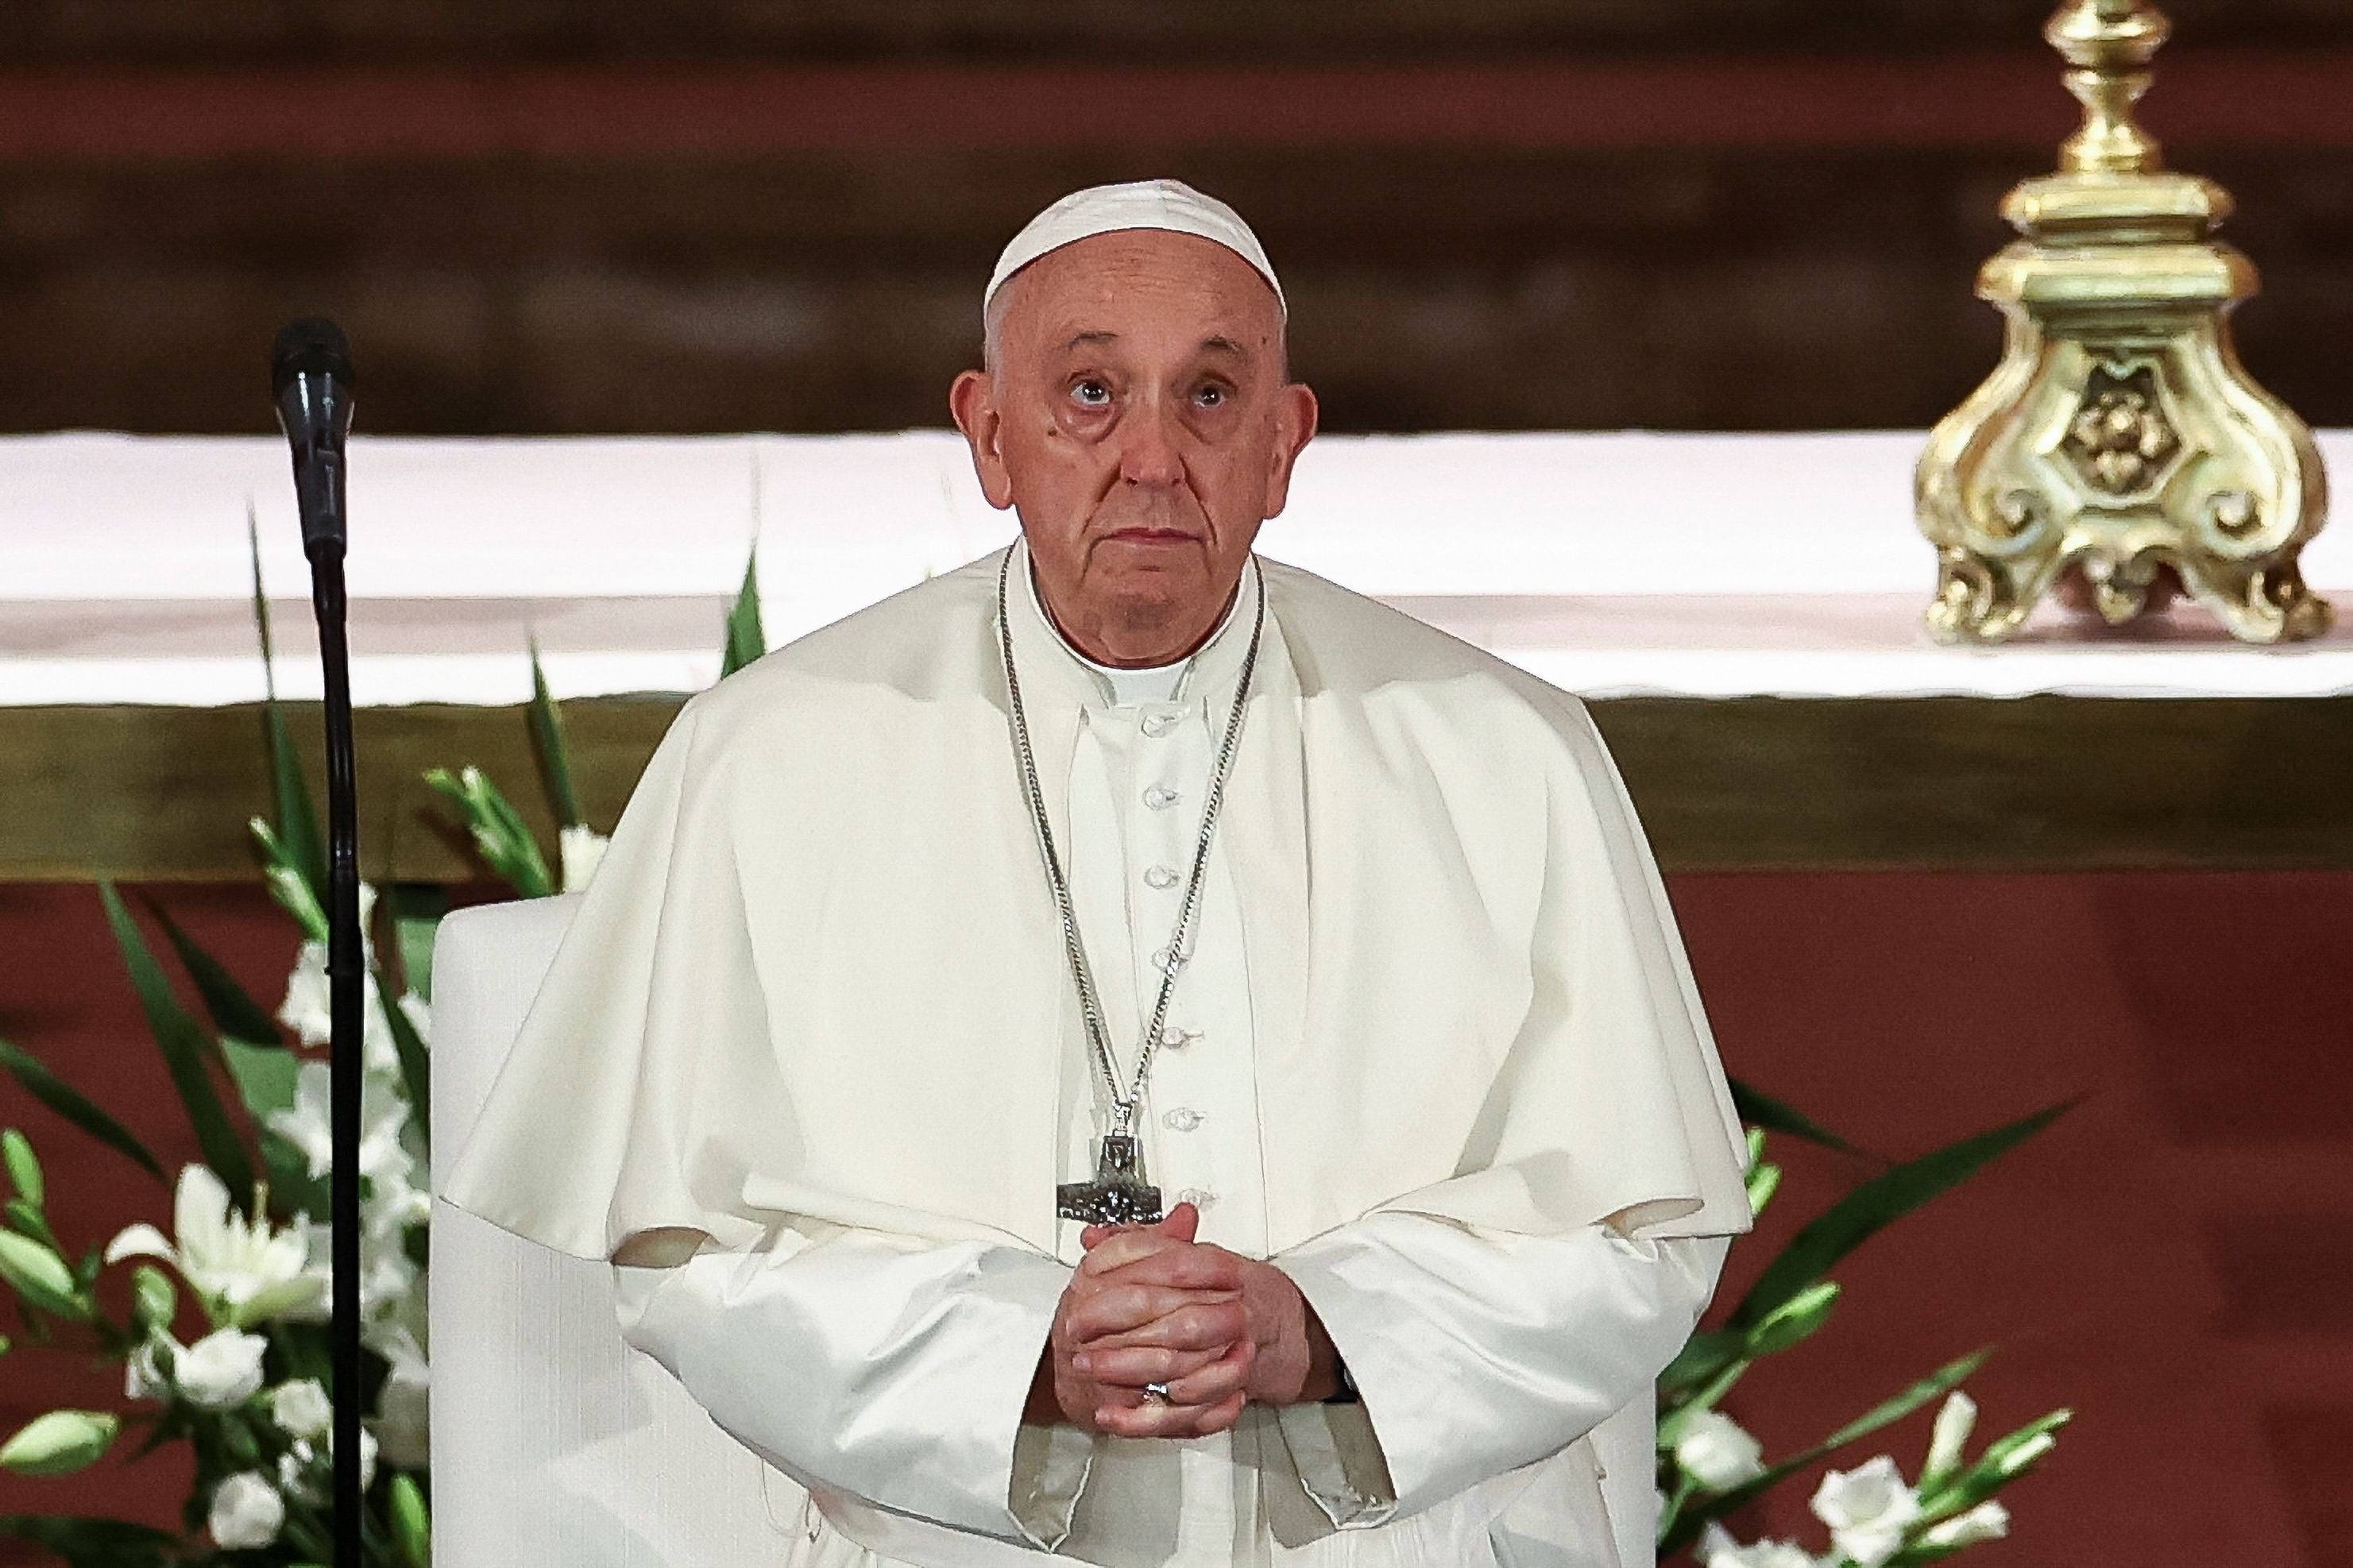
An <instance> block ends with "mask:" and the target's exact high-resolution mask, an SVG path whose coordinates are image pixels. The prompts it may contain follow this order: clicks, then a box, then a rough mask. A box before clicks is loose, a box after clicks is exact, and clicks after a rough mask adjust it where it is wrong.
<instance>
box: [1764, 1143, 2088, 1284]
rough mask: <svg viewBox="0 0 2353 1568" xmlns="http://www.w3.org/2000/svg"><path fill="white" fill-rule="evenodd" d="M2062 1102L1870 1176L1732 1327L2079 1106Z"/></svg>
mask: <svg viewBox="0 0 2353 1568" xmlns="http://www.w3.org/2000/svg"><path fill="white" fill-rule="evenodd" d="M2074 1103H2075V1102H2074V1101H2073V1100H2063V1101H2062V1102H2060V1103H2059V1104H2057V1105H2053V1106H2049V1107H2046V1108H2045V1109H2043V1110H2038V1111H2036V1112H2035V1113H2034V1114H2033V1115H2031V1116H2027V1117H2021V1119H2019V1120H2018V1121H2013V1122H2010V1123H2009V1124H2008V1125H2006V1126H2002V1127H1997V1128H1995V1129H1993V1130H1992V1131H1989V1132H1980V1133H1978V1135H1977V1136H1976V1137H1974V1138H1965V1139H1963V1140H1962V1141H1961V1142H1958V1143H1955V1144H1952V1145H1951V1146H1949V1147H1947V1148H1944V1149H1939V1150H1937V1151H1936V1152H1935V1153H1932V1154H1925V1155H1923V1156H1921V1157H1920V1158H1919V1159H1917V1160H1913V1161H1909V1162H1906V1163H1904V1164H1901V1165H1898V1166H1896V1167H1894V1169H1893V1170H1890V1171H1886V1172H1883V1173H1881V1174H1879V1175H1877V1176H1874V1177H1873V1178H1872V1179H1871V1180H1870V1181H1868V1182H1865V1183H1864V1184H1862V1185H1861V1186H1859V1187H1857V1188H1855V1190H1854V1191H1852V1192H1851V1193H1849V1194H1847V1195H1846V1196H1845V1197H1843V1198H1841V1199H1840V1200H1839V1202H1838V1203H1836V1204H1835V1205H1832V1206H1831V1208H1830V1209H1829V1210H1828V1211H1827V1212H1826V1213H1824V1214H1823V1215H1821V1216H1820V1218H1819V1219H1816V1220H1815V1221H1814V1222H1813V1223H1812V1224H1810V1225H1809V1226H1806V1227H1805V1229H1803V1230H1801V1231H1799V1233H1798V1235H1797V1237H1796V1238H1795V1239H1793V1240H1792V1241H1791V1242H1790V1243H1789V1245H1788V1247H1785V1248H1783V1249H1782V1252H1781V1255H1780V1256H1779V1257H1778V1258H1775V1259H1773V1261H1772V1262H1771V1263H1770V1264H1768V1265H1767V1266H1766V1269H1765V1272H1764V1273H1763V1275H1761V1276H1760V1277H1758V1279H1757V1283H1756V1284H1755V1285H1754V1286H1752V1287H1750V1289H1749V1291H1748V1294H1747V1295H1746V1297H1744V1298H1743V1299H1742V1300H1741V1303H1740V1305H1739V1306H1738V1307H1737V1308H1736V1309H1735V1310H1733V1314H1732V1319H1731V1324H1730V1326H1731V1327H1733V1328H1736V1329H1745V1328H1747V1327H1749V1326H1750V1325H1752V1324H1754V1323H1756V1322H1757V1321H1759V1320H1760V1319H1762V1318H1763V1317H1764V1316H1765V1315H1766V1314H1767V1313H1768V1312H1770V1311H1771V1310H1773V1309H1774V1308H1776V1307H1778V1306H1779V1305H1780V1304H1781V1303H1782V1302H1784V1301H1787V1300H1789V1299H1790V1298H1791V1297H1792V1296H1795V1295H1796V1294H1797V1293H1798V1292H1799V1291H1800V1290H1802V1289H1805V1288H1806V1287H1807V1286H1809V1285H1810V1284H1812V1283H1813V1282H1814V1281H1815V1280H1817V1279H1820V1278H1821V1277H1822V1276H1823V1275H1825V1274H1827V1273H1829V1272H1830V1270H1831V1268H1832V1267H1833V1266H1835V1265H1836V1264H1837V1263H1838V1261H1839V1259H1841V1258H1844V1257H1845V1256H1846V1255H1847V1254H1848V1253H1850V1252H1852V1251H1853V1250H1854V1249H1855V1248H1856V1247H1860V1246H1862V1244H1863V1243H1864V1242H1865V1241H1867V1240H1869V1239H1870V1238H1871V1237H1873V1236H1874V1235H1876V1234H1877V1233H1878V1232H1879V1231H1880V1230H1881V1229H1883V1228H1884V1227H1885V1226H1888V1225H1891V1224H1893V1223H1894V1221H1896V1220H1898V1219H1901V1218H1903V1217H1904V1216H1905V1215H1907V1214H1910V1213H1911V1212H1912V1211H1913V1210H1914V1209H1916V1208H1918V1207H1920V1206H1921V1205H1923V1204H1926V1203H1927V1202H1928V1201H1929V1200H1931V1199H1933V1198H1936V1197H1939V1196H1941V1195H1943V1194H1945V1193H1947V1192H1949V1191H1951V1190H1952V1189H1953V1188H1955V1187H1957V1186H1958V1185H1960V1184H1962V1183H1963V1182H1966V1181H1968V1179H1969V1178H1970V1177H1971V1176H1973V1175H1975V1174H1976V1173H1978V1170H1979V1169H1981V1168H1982V1167H1983V1166H1985V1165H1986V1164H1987V1163H1989V1162H1991V1161H1993V1160H1994V1159H1996V1158H1998V1157H2000V1155H2002V1154H2006V1153H2008V1152H2010V1150H2012V1149H2014V1148H2016V1147H2018V1145H2019V1144H2021V1143H2023V1142H2026V1140H2027V1139H2029V1138H2031V1137H2032V1136H2034V1134H2036V1133H2037V1132H2040V1131H2042V1130H2043V1129H2044V1128H2045V1127H2048V1126H2050V1125H2051V1123H2052V1122H2053V1121H2057V1120H2058V1119H2059V1118H2060V1117H2061V1116H2063V1115H2064V1114H2066V1112H2067V1111H2068V1110H2070V1109H2071V1108H2073V1105H2074Z"/></svg>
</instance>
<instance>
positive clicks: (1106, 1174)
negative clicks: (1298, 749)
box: [997, 550, 1266, 1225]
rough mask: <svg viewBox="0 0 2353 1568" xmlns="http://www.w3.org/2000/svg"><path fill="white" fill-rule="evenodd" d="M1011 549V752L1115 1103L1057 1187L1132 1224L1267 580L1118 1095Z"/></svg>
mask: <svg viewBox="0 0 2353 1568" xmlns="http://www.w3.org/2000/svg"><path fill="white" fill-rule="evenodd" d="M1014 553H1015V552H1013V551H1011V550H1008V551H1007V552H1005V560H1004V562H1003V563H1002V564H1000V565H999V566H998V568H997V648H998V652H999V653H1000V654H1002V655H1003V657H1004V659H1005V690H1006V695H1007V696H1008V697H1009V698H1010V699H1011V700H1012V718H1013V750H1014V752H1015V754H1016V755H1017V756H1018V758H1019V759H1020V762H1021V784H1022V788H1023V792H1024V793H1025V794H1026V795H1027V796H1028V797H1029V821H1030V824H1031V826H1034V827H1035V828H1036V829H1037V833H1038V853H1039V858H1041V859H1042V860H1044V862H1045V865H1046V882H1047V885H1048V886H1049V887H1050V888H1052V889H1053V891H1054V904H1055V907H1056V909H1057V910H1060V914H1061V919H1062V947H1063V951H1064V953H1065V954H1066V956H1067V957H1068V958H1069V960H1070V967H1071V984H1073V985H1075V986H1076V987H1077V989H1078V993H1079V1012H1080V1016H1082V1018H1083V1019H1084V1020H1085V1023H1086V1031H1087V1043H1088V1045H1089V1046H1090V1047H1092V1051H1093V1056H1094V1061H1095V1068H1096V1069H1097V1071H1098V1072H1099V1073H1100V1074H1101V1076H1102V1079H1103V1090H1104V1093H1105V1094H1106V1095H1107V1096H1108V1097H1109V1099H1110V1100H1111V1111H1112V1125H1111V1131H1109V1132H1108V1133H1106V1134H1104V1136H1103V1138H1102V1140H1101V1141H1100V1142H1098V1143H1097V1144H1096V1146H1095V1179H1094V1180H1093V1181H1092V1182H1066V1183H1063V1184H1061V1185H1060V1186H1059V1187H1058V1188H1057V1189H1056V1200H1057V1201H1056V1212H1058V1213H1059V1214H1060V1215H1061V1216H1062V1217H1063V1218H1065V1219H1076V1220H1084V1221H1086V1222H1087V1223H1088V1224H1091V1225H1134V1224H1138V1223H1149V1222H1151V1221H1154V1220H1157V1219H1158V1218H1159V1217H1160V1190H1159V1189H1158V1188H1157V1187H1155V1186H1152V1185H1150V1184H1148V1183H1147V1182H1146V1181H1145V1173H1144V1153H1143V1149H1142V1146H1141V1144H1140V1143H1139V1142H1137V1140H1136V1137H1135V1112H1136V1108H1137V1106H1138V1105H1139V1104H1141V1103H1142V1101H1143V1099H1144V1091H1145V1085H1146V1084H1147V1083H1149V1082H1150V1080H1151V1077H1152V1059H1153V1057H1154V1056H1155V1054H1156V1053H1157V1052H1158V1050H1159V1048H1160V1038H1161V1032H1162V1031H1163V1030H1164V1029H1166V1027H1167V1024H1168V1001H1169V998H1170V997H1171V996H1173V995H1174V994H1176V975H1177V972H1178V971H1180V970H1181V969H1183V968H1184V967H1185V963H1186V960H1187V958H1188V957H1190V956H1191V952H1190V948H1189V946H1188V942H1189V939H1190V937H1191V935H1192V928H1193V919H1194V916H1195V914H1196V913H1197V912H1198V910H1199V908H1200V901H1201V883H1202V879H1203V878H1204V875H1205V874H1206V873H1207V871H1208V865H1209V844H1210V841H1211V840H1212V839H1213V838H1214V837H1216V835H1217V830H1218V813H1219V808H1220V807H1222V806H1223V805H1225V799H1226V775H1227V773H1228V772H1229V770H1230V769H1231V768H1232V766H1233V761H1234V751H1235V747H1236V744H1237V742H1239V741H1240V738H1241V731H1242V712H1243V710H1244V709H1245V708H1246V707H1247V705H1248V703H1249V700H1250V678H1251V677H1252V675H1254V674H1255V673H1256V672H1257V669H1258V649H1259V641H1260V639H1261V637H1263V636H1264V634H1265V631H1266V576H1265V574H1264V573H1263V572H1260V571H1259V567H1258V562H1257V559H1256V558H1255V557H1253V558H1252V559H1251V562H1250V569H1251V570H1252V571H1253V572H1258V574H1259V575H1258V584H1257V586H1258V605H1257V613H1256V615H1255V616H1253V618H1252V621H1251V625H1250V647H1249V649H1248V651H1246V652H1245V653H1244V654H1243V655H1242V669H1241V677H1240V679H1239V680H1238V681H1237V682H1236V683H1235V687H1234V706H1233V710H1232V711H1231V712H1230V713H1229V714H1228V715H1227V716H1226V732H1225V738H1224V739H1223V740H1222V741H1221V742H1219V747H1218V757H1217V763H1216V765H1215V766H1214V767H1213V768H1212V769H1211V771H1210V774H1209V794H1208V799H1207V800H1206V801H1204V802H1203V803H1202V806H1201V832H1200V837H1198V839H1197V840H1196V842H1195V844H1194V847H1193V874H1192V876H1191V877H1190V878H1189V879H1187V881H1186V884H1185V901H1184V903H1183V904H1182V905H1181V906H1180V907H1179V909H1178V910H1177V914H1176V931H1175V933H1174V934H1173V935H1171V936H1170V938H1169V939H1168V946H1167V948H1166V950H1165V951H1166V957H1165V958H1164V959H1163V960H1162V962H1161V964H1160V994H1159V998H1158V999H1157V1000H1156V1001H1155V1003H1154V1004H1153V1008H1152V1022H1151V1024H1150V1025H1149V1026H1147V1027H1146V1028H1145V1034H1144V1039H1143V1041H1142V1043H1141V1044H1140V1045H1139V1046H1138V1047H1137V1049H1136V1060H1135V1077H1134V1080H1133V1081H1132V1082H1131V1083H1130V1084H1129V1085H1128V1086H1127V1092H1126V1093H1125V1094H1124V1095H1123V1094H1122V1093H1121V1092H1120V1087H1121V1086H1120V1079H1119V1063H1118V1060H1117V1058H1114V1057H1113V1055H1112V1049H1111V1034H1110V1031H1109V1029H1108V1028H1107V1027H1106V1026H1104V1023H1103V1002H1102V999H1101V998H1100V997H1099V996H1098V995H1097V994H1096V991H1095V981H1094V973H1093V972H1092V970H1091V969H1090V968H1089V967H1088V965H1087V952H1086V946H1085V943H1084V942H1082V941H1081V940H1080V937H1079V916H1078V910H1076V909H1075V908H1074V907H1073V906H1072V905H1071V883H1070V879H1069V878H1068V877H1067V876H1066V875H1064V873H1063V870H1062V858H1061V856H1060V854H1059V853H1057V852H1056V850H1055V847H1054V828H1053V825H1052V823H1050V821H1049V820H1048V819H1047V816H1046V794H1045V790H1044V789H1043V788H1042V787H1041V786H1040V784H1039V780H1038V758H1037V753H1036V752H1035V751H1034V750H1033V749H1032V748H1031V746H1030V744H1029V714H1028V712H1027V710H1025V709H1024V708H1023V706H1022V701H1021V678H1020V676H1019V674H1018V673H1017V672H1016V670H1015V668H1014V664H1013V620H1012V616H1010V614H1009V613H1008V597H1007V591H1006V584H1007V583H1008V581H1009V580H1010V578H1011V576H1012V573H1013V556H1014Z"/></svg>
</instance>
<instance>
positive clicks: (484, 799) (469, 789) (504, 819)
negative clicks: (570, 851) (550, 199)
mask: <svg viewBox="0 0 2353 1568" xmlns="http://www.w3.org/2000/svg"><path fill="white" fill-rule="evenodd" d="M425 782H426V783H427V784H429V785H431V786H432V787H433V789H434V790H436V791H437V792H438V793H439V794H441V795H445V796H447V797H448V799H449V800H450V801H451V802H453V803H454V804H455V805H457V807H458V810H459V816H461V817H462V818H463V820H464V822H465V825H466V829H467V832H468V833H469V834H470V836H471V837H472V838H473V842H474V851H475V853H477V854H479V855H480V856H481V858H482V864H484V865H485V866H487V867H489V868H490V869H491V874H492V875H494V876H496V877H497V878H498V879H500V880H501V881H502V882H504V883H506V885H507V886H508V887H510V888H512V889H514V890H515V892H516V893H517V894H518V895H520V896H521V897H523V898H526V899H543V898H546V897H547V896H548V895H549V894H551V893H553V892H554V891H555V881H554V878H552V877H550V876H549V875H548V870H547V858H546V857H545V856H543V855H542V854H541V853H540V849H539V842H538V840H536V839H534V838H533V837H532V835H531V829H530V828H529V827H528V826H525V825H524V823H523V820H522V813H521V812H519V811H517V810H515V808H514V806H513V805H512V803H511V802H510V801H509V800H508V799H507V797H506V796H505V795H502V794H501V793H500V791H499V786H498V785H496V784H492V783H491V781H490V778H489V775H487V774H485V773H483V772H482V770H481V769H480V768H476V767H467V768H461V769H459V771H458V772H457V773H455V774H452V773H450V772H449V770H448V769H447V768H435V769H434V770H432V771H431V772H430V773H427V774H426V775H425Z"/></svg>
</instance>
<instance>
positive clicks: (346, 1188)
mask: <svg viewBox="0 0 2353 1568" xmlns="http://www.w3.org/2000/svg"><path fill="white" fill-rule="evenodd" d="M352 381H353V377H352V345H351V341H350V340H349V339H347V338H345V337H344V336H343V329H342V328H341V327H339V326H337V325H335V323H334V322H332V321H324V320H322V319H320V318H317V317H311V318H308V319H306V320H303V321H290V322H288V323H287V325H286V327H285V329H284V330H283V331H280V333H279V334H278V343H277V346H276V348H274V349H273V350H272V351H271V353H270V355H269V390H270V392H271V393H272V394H273V395H275V396H276V398H277V400H278V421H279V423H280V424H281V425H283V426H285V427H286V438H287V439H288V440H289V441H290V442H292V443H293V444H294V499H295V501H296V504H297V505H298V506H299V507H300V508H301V513H302V553H303V554H305V555H307V556H309V557H310V558H311V608H312V610H313V611H315V612H316V614H317V616H318V621H319V660H320V664H321V667H322V673H323V675H324V678H325V681H326V690H325V696H326V701H325V703H324V705H323V706H324V708H325V710H326V712H325V717H326V730H327V887H326V889H325V890H326V901H327V982H328V1015H329V1017H330V1019H331V1020H332V1043H331V1046H330V1048H329V1059H330V1062H331V1067H330V1069H329V1089H328V1123H329V1131H330V1133H331V1134H332V1145H333V1149H334V1181H333V1185H332V1190H331V1191H330V1193H329V1202H328V1209H329V1213H330V1215H331V1216H332V1220H333V1231H334V1241H333V1246H332V1254H333V1257H332V1272H333V1275H334V1289H333V1311H332V1317H333V1324H334V1326H333V1329H332V1332H331V1334H330V1335H329V1341H330V1346H329V1354H328V1363H329V1367H330V1369H331V1370H332V1373H333V1383H334V1426H333V1431H334V1451H335V1487H334V1500H335V1510H334V1548H335V1550H334V1564H335V1568H362V1565H363V1563H364V1562H365V1557H364V1552H363V1548H364V1544H365V1542H364V1533H363V1531H362V1528H361V1525H362V1510H364V1508H365V1507H366V1501H365V1497H366V1494H365V1493H364V1491H363V1489H361V1486H360V1414H361V1402H362V1390H361V1387H360V1376H361V1370H362V1365H363V1363H362V1360H361V1343H360V1176H359V1152H360V1078H361V1074H362V1072H363V1070H364V1068H363V1064H362V1057H361V1040H362V1038H363V1037H364V1035H365V1033H366V1023H367V1018H366V1013H365V1006H366V1002H365V996H366V992H365V986H366V982H367V969H366V961H365V958H364V951H365V950H364V945H363V943H362V942H361V932H360V826H359V805H358V800H359V789H358V766H357V763H356V761H355V751H354V748H353V742H352V660H351V650H350V645H349V643H348V642H347V641H346V639H345V636H344V631H345V627H344V621H345V613H344V611H345V606H344V596H343V437H346V436H348V435H350V434H351V430H352Z"/></svg>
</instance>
